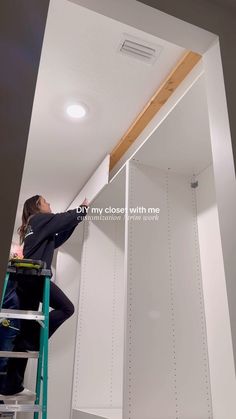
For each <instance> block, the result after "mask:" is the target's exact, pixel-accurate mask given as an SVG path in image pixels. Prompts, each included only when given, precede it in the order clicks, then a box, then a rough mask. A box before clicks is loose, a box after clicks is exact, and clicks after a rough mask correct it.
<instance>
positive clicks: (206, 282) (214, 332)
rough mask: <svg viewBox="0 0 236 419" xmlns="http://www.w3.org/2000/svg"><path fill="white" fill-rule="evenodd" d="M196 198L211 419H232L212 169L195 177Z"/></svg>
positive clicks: (235, 411)
mask: <svg viewBox="0 0 236 419" xmlns="http://www.w3.org/2000/svg"><path fill="white" fill-rule="evenodd" d="M196 198H197V212H198V232H199V243H200V254H201V269H202V280H203V291H204V300H205V307H206V326H207V336H208V352H209V365H210V374H211V389H212V404H213V412H214V419H234V418H235V417H236V403H235V400H236V381H235V374H234V359H233V348H232V338H231V330H230V319H229V309H228V300H227V291H226V282H225V272H224V262H223V255H222V247H221V236H220V228H219V218H218V210H217V206H216V196H215V185H214V172H213V167H212V165H211V166H210V167H208V168H207V169H206V170H204V171H203V172H202V173H201V174H200V175H199V176H198V188H197V189H196ZM232 234H233V233H232Z"/></svg>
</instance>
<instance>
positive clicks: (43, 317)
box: [0, 258, 52, 419]
mask: <svg viewBox="0 0 236 419" xmlns="http://www.w3.org/2000/svg"><path fill="white" fill-rule="evenodd" d="M11 272H12V273H15V274H17V280H18V281H20V276H21V275H22V277H23V276H24V275H35V276H43V277H44V290H43V302H42V311H23V310H11V309H4V308H2V306H3V302H4V297H5V293H6V289H7V284H8V279H9V276H10V273H11ZM51 276H52V272H51V270H50V269H46V263H45V262H43V261H41V260H33V259H15V258H14V259H10V261H9V263H8V267H7V272H6V276H5V281H4V286H3V293H2V301H1V305H0V321H1V323H2V324H4V322H5V324H4V325H5V326H6V327H7V326H8V325H9V323H10V321H9V319H24V320H29V321H30V320H31V321H32V320H34V321H35V320H36V321H38V322H39V323H40V325H41V329H40V346H39V352H32V351H30V352H13V351H0V357H4V358H35V359H37V360H38V361H37V376H36V387H35V392H31V391H29V392H28V394H24V395H20V393H19V395H18V396H15V397H14V395H13V396H4V395H1V396H0V400H2V401H3V402H4V404H0V418H16V415H17V412H28V413H30V412H33V413H34V419H38V418H39V414H40V417H41V418H42V419H47V390H48V388H47V387H48V386H47V381H48V328H49V296H50V278H51ZM35 280H37V278H35ZM32 402H33V403H32Z"/></svg>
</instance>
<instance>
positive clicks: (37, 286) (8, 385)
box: [1, 275, 74, 394]
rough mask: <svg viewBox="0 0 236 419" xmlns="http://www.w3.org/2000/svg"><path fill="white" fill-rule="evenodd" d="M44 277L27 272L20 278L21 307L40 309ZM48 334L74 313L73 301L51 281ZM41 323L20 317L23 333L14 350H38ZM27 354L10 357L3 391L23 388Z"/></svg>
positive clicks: (7, 392)
mask: <svg viewBox="0 0 236 419" xmlns="http://www.w3.org/2000/svg"><path fill="white" fill-rule="evenodd" d="M43 284H44V280H43V278H42V277H36V276H31V275H27V276H24V278H22V279H20V280H19V282H18V285H17V294H18V296H19V301H20V309H21V310H38V307H39V303H40V302H42V296H43ZM50 307H51V308H52V309H53V310H52V311H50V313H49V337H51V336H52V334H53V333H54V332H55V331H56V330H57V329H58V327H60V325H61V324H62V323H63V322H64V321H65V320H66V319H68V318H69V317H70V316H72V314H73V313H74V306H73V304H72V302H71V301H70V300H69V299H68V298H67V297H66V295H65V294H64V293H63V291H62V290H61V289H60V288H59V287H58V286H57V285H56V284H54V283H53V282H52V281H50ZM40 327H41V326H40V325H39V323H38V322H36V321H35V320H21V327H20V334H19V335H18V336H17V337H16V340H15V346H14V351H26V350H33V351H37V350H39V337H40ZM27 361H28V359H27V358H10V359H9V362H8V369H7V377H6V379H5V382H4V385H3V388H1V392H2V393H3V394H14V393H18V392H20V391H22V390H23V389H24V387H23V381H24V374H25V369H26V366H27Z"/></svg>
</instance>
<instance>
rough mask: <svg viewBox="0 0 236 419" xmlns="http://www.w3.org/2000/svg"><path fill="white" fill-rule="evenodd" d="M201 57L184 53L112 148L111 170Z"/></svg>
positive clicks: (191, 53)
mask: <svg viewBox="0 0 236 419" xmlns="http://www.w3.org/2000/svg"><path fill="white" fill-rule="evenodd" d="M201 58H202V57H201V55H199V54H197V53H195V52H192V51H188V52H186V53H185V54H184V56H183V57H182V58H181V59H180V61H179V62H178V64H177V65H176V66H175V67H174V69H173V70H172V71H171V73H170V74H169V75H168V77H167V79H166V80H165V81H164V82H163V83H162V85H161V86H160V87H159V89H158V90H157V91H156V93H155V94H154V95H153V97H152V98H151V100H149V102H148V103H147V104H146V106H145V107H144V109H143V110H142V111H141V112H140V114H139V115H138V117H137V118H136V120H135V121H134V122H133V124H132V125H131V126H130V127H129V129H128V130H127V131H126V133H125V134H124V135H123V137H122V138H121V140H120V141H119V142H118V144H117V145H116V146H115V148H114V149H113V150H112V152H111V154H110V171H111V170H112V169H113V167H114V166H115V165H116V163H117V162H118V161H119V160H120V158H121V157H122V156H123V155H124V154H125V152H126V151H127V150H128V148H129V147H130V146H131V145H132V144H133V143H134V141H135V140H136V139H137V137H138V136H139V135H140V133H141V132H142V131H143V130H144V128H145V127H146V126H147V125H148V124H149V122H150V121H151V119H152V118H153V117H154V116H155V115H156V113H157V112H158V111H159V110H160V109H161V107H162V106H163V105H164V104H165V103H166V101H167V100H168V99H169V97H170V96H171V95H172V93H173V92H174V91H175V90H176V89H177V87H178V86H179V85H180V83H181V82H182V81H183V80H184V79H185V77H186V76H187V75H188V74H189V73H190V71H191V70H192V69H193V67H194V66H195V65H196V64H197V63H198V62H199V61H200V59H201Z"/></svg>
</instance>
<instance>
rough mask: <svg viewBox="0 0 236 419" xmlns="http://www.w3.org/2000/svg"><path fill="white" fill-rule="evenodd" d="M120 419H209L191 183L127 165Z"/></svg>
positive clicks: (204, 332) (181, 178) (207, 381)
mask: <svg viewBox="0 0 236 419" xmlns="http://www.w3.org/2000/svg"><path fill="white" fill-rule="evenodd" d="M129 207H133V208H135V207H145V208H146V209H148V208H150V207H152V208H153V207H154V208H157V207H159V208H160V214H159V219H158V220H155V221H144V220H142V221H137V220H131V219H130V220H129V221H128V244H127V251H128V257H127V259H128V267H127V322H126V350H125V353H126V358H125V389H124V418H125V419H143V418H144V417H145V419H153V418H155V419H167V418H168V419H169V418H173V417H181V419H191V418H192V419H195V418H201V419H209V418H211V417H212V411H211V395H210V388H209V374H208V358H207V350H206V330H205V323H204V322H205V318H204V306H203V298H202V289H201V272H200V270H199V249H198V241H197V231H196V216H195V207H194V202H193V195H192V189H191V187H190V180H189V179H186V178H185V177H183V176H179V175H176V174H172V173H170V172H168V171H167V172H165V171H163V170H159V169H157V168H154V167H148V166H145V165H143V164H138V163H134V162H133V163H131V164H130V168H129Z"/></svg>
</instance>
